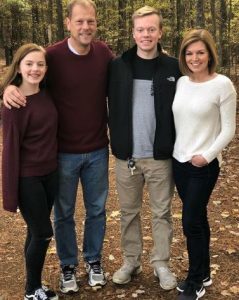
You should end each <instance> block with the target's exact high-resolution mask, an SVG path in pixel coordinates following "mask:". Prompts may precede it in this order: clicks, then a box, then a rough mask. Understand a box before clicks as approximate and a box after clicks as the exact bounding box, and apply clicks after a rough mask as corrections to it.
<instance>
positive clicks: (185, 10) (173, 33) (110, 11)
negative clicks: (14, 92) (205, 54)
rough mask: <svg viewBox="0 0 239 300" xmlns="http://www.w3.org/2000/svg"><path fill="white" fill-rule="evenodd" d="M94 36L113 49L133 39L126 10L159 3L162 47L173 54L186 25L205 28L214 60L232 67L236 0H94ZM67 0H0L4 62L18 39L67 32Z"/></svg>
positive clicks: (48, 39)
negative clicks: (213, 45)
mask: <svg viewBox="0 0 239 300" xmlns="http://www.w3.org/2000/svg"><path fill="white" fill-rule="evenodd" d="M95 3H96V5H97V7H98V38H99V39H101V40H104V41H106V42H107V44H108V45H109V46H110V47H111V48H112V50H113V51H114V52H115V53H116V54H119V53H121V52H122V51H124V50H126V49H127V48H129V47H131V46H132V44H133V39H132V34H131V32H132V21H131V15H132V13H133V12H134V11H135V10H136V9H137V8H139V7H141V6H143V5H146V4H147V5H151V6H154V7H157V8H160V10H161V12H162V15H163V19H164V22H163V25H164V34H163V39H162V45H163V48H164V49H165V50H166V51H168V53H169V54H171V55H174V56H177V55H178V50H179V46H180V41H181V39H182V36H183V35H184V33H185V32H186V31H187V30H189V29H190V28H195V27H203V28H207V29H208V30H209V31H210V32H211V33H212V34H213V36H214V38H215V40H216V42H217V46H218V52H219V59H220V66H221V68H222V69H223V70H224V71H225V72H226V73H227V74H229V75H230V74H231V73H233V74H234V75H235V73H236V69H235V68H236V66H237V64H238V62H239V30H238V25H239V0H160V1H155V0H147V1H142V0H96V1H95ZM66 4H67V0H62V1H61V0H35V1H29V0H0V58H1V57H2V58H4V59H5V60H6V63H7V64H9V63H10V62H11V60H12V56H13V53H14V51H15V50H16V49H17V48H18V47H19V46H20V45H21V44H23V43H26V42H30V41H32V42H35V43H38V44H40V45H43V46H47V45H49V44H52V43H54V42H56V41H58V40H61V39H63V38H64V37H65V36H67V34H68V33H67V32H66V29H65V26H64V19H65V8H66Z"/></svg>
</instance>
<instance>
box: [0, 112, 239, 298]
mask: <svg viewBox="0 0 239 300" xmlns="http://www.w3.org/2000/svg"><path fill="white" fill-rule="evenodd" d="M237 124H238V125H237V133H236V136H235V138H234V140H233V142H232V143H231V144H230V145H229V147H227V149H226V150H225V151H224V152H223V157H224V163H223V166H222V168H221V173H220V178H219V180H218V183H217V186H216V188H215V190H214V192H213V195H212V197H211V201H210V204H209V207H208V212H209V219H210V224H211V237H212V239H211V267H212V278H213V285H212V286H211V287H209V288H207V293H206V295H205V296H204V298H203V299H205V300H222V299H228V300H233V299H234V300H236V299H239V112H238V115H237ZM0 134H1V133H0ZM109 174H110V191H109V197H108V202H107V232H106V236H105V241H104V251H103V265H104V269H105V271H106V274H107V277H108V283H107V285H106V286H105V287H104V288H102V289H99V290H94V289H92V288H90V287H89V286H88V285H87V276H86V274H85V270H84V264H83V260H82V255H81V248H82V228H83V219H84V208H83V206H82V194H81V190H80V189H79V192H78V199H77V200H78V201H77V208H76V224H77V234H78V241H79V250H80V251H79V256H80V266H79V269H78V273H77V275H78V279H79V283H80V291H79V292H78V293H76V294H74V295H67V296H65V295H62V294H61V293H60V292H59V289H58V280H59V264H58V258H57V255H56V249H55V241H54V240H53V241H52V243H51V244H50V248H49V251H48V253H47V258H46V263H45V268H44V273H43V278H44V281H45V283H46V284H49V285H50V286H51V287H53V288H54V289H55V290H56V291H57V292H59V296H60V297H59V299H61V300H63V299H64V300H77V299H124V298H125V299H134V298H136V299H137V298H138V299H152V300H153V299H159V300H173V299H176V295H177V292H176V290H172V291H169V292H166V291H163V290H162V289H161V288H160V286H159V283H158V280H157V279H156V278H155V277H154V275H153V271H152V267H151V266H150V264H149V254H150V251H151V248H152V235H151V216H150V209H149V204H148V203H149V201H148V193H147V190H145V194H144V201H143V207H142V229H143V239H144V251H143V257H142V264H143V272H142V273H141V274H140V275H138V276H137V277H134V278H133V280H132V282H130V283H129V284H127V285H125V286H117V285H115V284H113V283H112V275H113V272H114V271H115V270H117V269H118V268H119V267H120V265H121V263H122V255H121V248H120V212H119V204H118V196H117V191H116V188H115V174H114V158H113V157H112V156H111V157H110V170H109ZM0 202H1V200H0ZM0 206H2V205H1V203H0ZM172 213H173V224H174V239H173V244H172V254H171V261H170V266H171V268H172V270H173V272H174V273H175V274H176V275H177V277H178V280H181V279H183V278H184V277H185V275H186V272H187V267H188V265H187V254H186V248H185V240H184V238H183V235H182V228H181V204H180V200H179V198H178V196H177V193H176V192H175V197H174V199H173V207H172ZM25 231H26V226H25V224H24V222H23V220H22V218H21V215H20V214H19V213H18V214H11V213H8V212H5V211H3V209H1V208H0V300H20V299H23V294H24V280H25V278H24V277H25V275H24V272H25V270H24V261H23V243H24V239H25Z"/></svg>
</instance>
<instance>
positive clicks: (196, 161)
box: [190, 155, 208, 167]
mask: <svg viewBox="0 0 239 300" xmlns="http://www.w3.org/2000/svg"><path fill="white" fill-rule="evenodd" d="M190 162H191V164H192V165H193V166H195V167H204V166H206V165H208V162H207V160H206V159H205V158H204V157H203V156H202V155H194V156H193V157H192V159H191V161H190Z"/></svg>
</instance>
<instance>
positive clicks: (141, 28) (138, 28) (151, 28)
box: [135, 27, 158, 34]
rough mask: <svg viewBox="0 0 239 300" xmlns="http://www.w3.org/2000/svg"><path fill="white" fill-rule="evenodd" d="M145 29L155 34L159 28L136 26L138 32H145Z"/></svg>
mask: <svg viewBox="0 0 239 300" xmlns="http://www.w3.org/2000/svg"><path fill="white" fill-rule="evenodd" d="M145 30H146V32H147V33H148V34H153V33H155V32H156V31H157V30H158V29H157V28H156V27H149V28H143V27H137V28H135V31H136V32H137V33H139V34H142V33H144V32H145Z"/></svg>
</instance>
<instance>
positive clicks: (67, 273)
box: [60, 265, 79, 294]
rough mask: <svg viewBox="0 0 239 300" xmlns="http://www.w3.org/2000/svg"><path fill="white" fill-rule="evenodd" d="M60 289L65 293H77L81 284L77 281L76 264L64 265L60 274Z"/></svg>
mask: <svg viewBox="0 0 239 300" xmlns="http://www.w3.org/2000/svg"><path fill="white" fill-rule="evenodd" d="M60 291H61V292H62V293H63V294H67V293H76V292H78V291H79V286H78V284H77V282H76V268H75V266H74V265H69V266H64V267H63V268H62V269H61V275H60Z"/></svg>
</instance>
